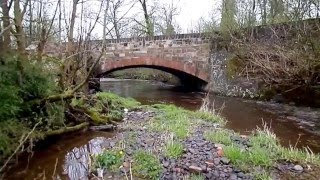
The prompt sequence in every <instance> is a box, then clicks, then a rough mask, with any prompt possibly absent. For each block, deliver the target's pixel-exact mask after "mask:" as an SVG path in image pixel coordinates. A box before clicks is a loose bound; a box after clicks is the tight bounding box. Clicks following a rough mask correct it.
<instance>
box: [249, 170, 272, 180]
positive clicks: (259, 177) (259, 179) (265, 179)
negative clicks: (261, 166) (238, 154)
mask: <svg viewBox="0 0 320 180" xmlns="http://www.w3.org/2000/svg"><path fill="white" fill-rule="evenodd" d="M253 177H254V179H256V180H272V178H271V177H270V175H269V173H268V172H266V171H265V170H262V171H259V172H257V171H256V172H254V173H253Z"/></svg>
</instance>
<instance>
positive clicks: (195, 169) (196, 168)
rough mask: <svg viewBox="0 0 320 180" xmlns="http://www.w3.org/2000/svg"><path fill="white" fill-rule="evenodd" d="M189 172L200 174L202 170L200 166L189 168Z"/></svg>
mask: <svg viewBox="0 0 320 180" xmlns="http://www.w3.org/2000/svg"><path fill="white" fill-rule="evenodd" d="M189 170H190V171H191V172H196V173H200V172H202V168H200V167H198V166H189Z"/></svg>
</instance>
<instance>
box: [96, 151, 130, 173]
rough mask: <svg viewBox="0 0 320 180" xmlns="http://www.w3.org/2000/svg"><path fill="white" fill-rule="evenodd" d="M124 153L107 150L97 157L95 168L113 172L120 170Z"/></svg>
mask: <svg viewBox="0 0 320 180" xmlns="http://www.w3.org/2000/svg"><path fill="white" fill-rule="evenodd" d="M123 156H124V154H123V151H111V150H105V151H104V152H103V153H102V154H99V155H97V156H96V157H95V159H94V162H95V167H96V168H103V169H108V170H112V169H115V168H119V167H120V165H121V162H122V160H123Z"/></svg>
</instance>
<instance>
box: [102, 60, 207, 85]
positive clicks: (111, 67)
mask: <svg viewBox="0 0 320 180" xmlns="http://www.w3.org/2000/svg"><path fill="white" fill-rule="evenodd" d="M134 67H149V68H154V69H160V70H163V71H166V72H169V73H172V74H173V75H176V76H177V77H179V78H181V77H183V76H184V77H185V76H186V75H187V76H189V77H191V78H193V80H194V79H198V80H200V81H203V82H205V83H207V82H208V80H209V75H208V73H207V71H206V68H207V67H204V66H203V65H197V64H196V63H194V62H188V61H174V60H164V59H160V58H156V57H134V58H129V59H122V60H117V61H114V60H111V61H108V60H105V61H103V62H102V63H101V67H100V72H99V73H98V74H99V75H102V74H108V73H111V72H113V71H116V70H121V69H127V68H134ZM187 79H188V78H187Z"/></svg>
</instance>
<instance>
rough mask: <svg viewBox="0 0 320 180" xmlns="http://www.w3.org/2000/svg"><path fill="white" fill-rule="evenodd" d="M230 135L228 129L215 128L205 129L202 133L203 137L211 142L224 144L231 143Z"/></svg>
mask: <svg viewBox="0 0 320 180" xmlns="http://www.w3.org/2000/svg"><path fill="white" fill-rule="evenodd" d="M231 135H232V133H231V132H230V131H228V130H225V129H217V130H214V131H206V132H205V133H204V137H205V138H206V139H207V140H208V141H211V142H213V143H221V144H224V145H231V144H232V140H231V138H230V137H231Z"/></svg>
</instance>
